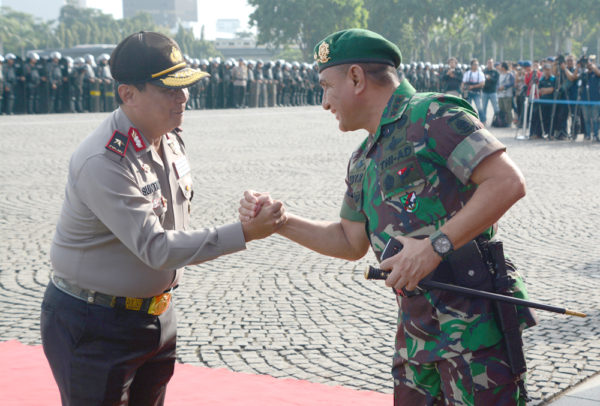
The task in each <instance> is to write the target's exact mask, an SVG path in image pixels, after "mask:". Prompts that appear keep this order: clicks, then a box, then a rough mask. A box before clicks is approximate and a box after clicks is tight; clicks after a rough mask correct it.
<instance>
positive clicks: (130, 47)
mask: <svg viewBox="0 0 600 406" xmlns="http://www.w3.org/2000/svg"><path fill="white" fill-rule="evenodd" d="M110 73H111V74H112V77H113V78H114V79H115V80H116V81H117V82H118V83H126V84H138V83H152V84H154V85H157V86H161V87H166V88H170V89H182V88H184V87H189V86H191V85H193V84H194V83H196V82H198V81H199V80H200V79H202V78H204V77H206V76H208V73H206V72H202V71H201V70H199V69H192V68H190V67H188V65H187V62H186V61H185V59H184V58H183V55H181V50H180V49H179V45H177V43H176V42H175V41H174V40H172V39H171V38H169V37H167V36H165V35H163V34H160V33H158V32H151V31H141V32H138V33H135V34H131V35H130V36H128V37H127V38H125V39H124V40H123V41H121V42H120V43H119V45H117V47H116V48H115V49H114V50H113V52H112V55H111V57H110Z"/></svg>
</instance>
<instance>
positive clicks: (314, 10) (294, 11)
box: [248, 0, 368, 61]
mask: <svg viewBox="0 0 600 406" xmlns="http://www.w3.org/2000/svg"><path fill="white" fill-rule="evenodd" d="M248 4H250V5H251V6H255V7H256V9H255V11H254V12H253V13H252V14H251V15H250V24H251V25H253V26H256V27H257V28H258V41H259V43H263V44H271V45H273V46H276V47H279V46H285V45H288V44H295V45H298V46H299V47H300V50H301V51H302V55H303V57H304V60H307V61H309V60H312V57H313V47H314V45H315V44H316V43H317V42H318V41H319V40H320V39H321V38H323V37H324V36H325V35H327V34H329V33H331V32H334V31H339V30H342V29H345V28H351V27H359V28H363V27H366V26H367V18H368V12H367V10H366V9H365V8H364V4H363V0H319V1H314V0H286V1H280V0H248Z"/></svg>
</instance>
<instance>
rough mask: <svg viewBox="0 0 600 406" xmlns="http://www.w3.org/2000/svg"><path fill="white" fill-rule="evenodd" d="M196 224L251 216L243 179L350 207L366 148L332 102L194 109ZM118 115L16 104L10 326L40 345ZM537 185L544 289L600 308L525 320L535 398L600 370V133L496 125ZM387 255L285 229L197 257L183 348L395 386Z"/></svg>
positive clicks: (3, 279)
mask: <svg viewBox="0 0 600 406" xmlns="http://www.w3.org/2000/svg"><path fill="white" fill-rule="evenodd" d="M186 114H187V115H186V118H185V124H184V128H185V130H186V132H185V140H186V144H187V148H188V151H189V155H190V156H191V163H192V168H193V175H194V179H195V192H196V193H195V198H194V208H193V209H192V215H193V219H194V225H195V226H197V227H200V226H213V225H219V224H222V223H225V222H232V221H235V220H236V218H237V206H238V202H239V199H240V197H241V193H242V191H243V190H245V189H247V188H253V189H256V190H269V191H270V192H271V193H272V195H273V196H274V197H276V198H279V199H283V200H284V202H285V203H286V204H287V207H288V210H289V211H291V212H294V213H297V214H300V215H304V216H308V217H311V218H316V219H331V220H335V219H337V218H339V217H338V211H339V207H340V202H341V198H342V195H343V192H344V189H345V188H344V182H343V179H344V175H345V170H346V164H347V159H348V157H349V154H350V152H351V151H352V150H353V148H354V147H355V146H357V145H358V143H359V142H360V141H361V140H362V138H363V137H364V133H362V132H359V133H351V134H341V133H340V132H339V131H338V129H337V123H336V121H335V119H334V118H333V117H331V116H330V115H329V114H327V113H325V112H323V111H322V110H320V109H319V108H318V107H304V108H288V109H266V110H243V111H239V110H237V111H206V112H197V111H194V112H188V113H186ZM103 117H104V115H102V114H87V115H56V116H27V117H24V116H21V117H18V116H14V117H6V116H5V117H1V118H0V134H1V136H0V138H1V141H2V142H1V144H0V150H1V151H2V160H1V161H0V173H2V182H1V183H0V196H1V198H0V227H1V229H2V236H3V238H2V239H1V240H0V309H1V310H0V311H1V315H0V316H1V317H0V340H9V339H18V340H20V341H21V342H24V343H29V344H39V343H40V337H39V332H38V329H39V322H38V320H39V307H40V302H41V298H42V294H43V290H44V287H45V285H46V284H47V282H48V276H49V271H50V263H49V255H48V252H49V246H50V241H51V238H52V234H53V232H54V227H55V223H56V220H57V217H58V214H59V210H60V205H61V202H62V198H63V188H64V184H65V180H66V170H67V163H68V159H69V156H70V155H71V153H72V151H73V149H74V148H75V146H76V145H77V144H78V142H79V141H80V140H81V139H82V138H83V137H84V136H85V135H86V134H88V133H89V132H90V131H91V130H93V129H94V128H95V127H96V126H97V125H98V123H99V122H100V121H101V120H102V118H103ZM494 132H495V133H496V135H497V136H498V137H499V138H500V139H501V140H502V141H503V142H505V143H506V145H507V146H508V147H509V153H510V155H511V157H512V158H513V159H514V160H515V161H516V162H517V164H518V165H519V166H520V167H521V168H522V170H523V172H524V174H525V176H526V179H527V182H528V195H527V197H526V198H524V199H523V200H522V201H521V202H519V203H518V204H517V205H516V206H515V207H514V208H513V209H512V210H511V211H510V212H509V213H508V214H507V215H506V216H505V218H504V219H503V220H502V222H501V234H500V235H501V237H502V238H503V239H504V241H505V243H506V251H507V252H508V253H509V254H510V255H511V256H512V257H513V259H515V260H516V262H517V264H519V265H520V268H521V270H522V271H523V272H524V274H525V276H526V278H527V281H528V286H529V289H530V294H531V297H532V298H534V299H535V300H536V301H539V302H547V303H552V304H555V305H560V306H565V307H568V308H572V309H574V310H579V311H583V312H586V313H588V315H589V317H588V318H586V319H579V318H574V317H567V316H562V315H555V314H550V313H544V312H540V313H538V314H539V319H540V324H539V326H537V327H535V328H532V329H530V330H528V331H527V332H526V334H525V340H526V349H527V358H528V363H529V367H530V374H529V389H530V393H531V395H532V396H533V398H534V401H533V402H532V404H541V403H543V402H544V401H545V400H547V399H550V398H552V397H553V396H555V395H556V394H558V393H559V392H561V391H563V390H564V389H565V388H567V387H569V386H571V385H573V384H575V383H577V382H579V381H581V380H583V379H585V378H586V377H589V376H591V375H593V374H595V373H597V372H600V323H599V322H598V319H599V317H600V310H599V309H600V295H598V294H597V293H598V291H599V289H600V249H599V248H598V237H600V235H599V232H598V230H599V229H600V198H599V196H598V191H599V185H600V145H599V144H590V143H588V142H582V141H581V140H580V141H578V142H574V143H573V142H546V141H516V140H514V131H513V130H511V131H508V130H501V131H498V130H495V131H494ZM372 263H374V257H373V256H372V254H369V255H368V256H367V257H366V258H364V259H363V260H361V261H358V262H347V261H342V260H338V259H332V258H328V257H323V256H319V255H317V254H315V253H312V252H310V251H308V250H307V249H304V248H302V247H299V246H296V245H294V244H292V243H290V242H288V241H287V240H285V239H283V238H282V237H279V236H274V237H271V238H269V239H266V240H263V241H258V242H252V243H250V244H249V247H248V250H246V251H244V252H242V253H237V254H234V255H230V256H227V257H223V258H220V259H217V260H215V261H211V262H209V263H205V264H202V265H198V266H193V267H189V268H188V270H187V271H186V275H185V280H184V283H183V284H182V286H181V287H180V289H179V290H178V291H177V292H176V301H177V307H178V309H179V310H178V315H179V317H178V322H179V344H178V351H179V353H178V354H179V358H180V360H181V361H182V362H186V363H191V364H196V365H204V366H208V367H212V368H221V367H224V368H228V369H231V370H234V371H239V372H248V373H257V374H269V375H272V376H275V377H293V378H299V379H306V380H310V381H313V382H321V383H326V384H332V385H344V386H349V387H352V388H357V389H368V390H376V391H381V392H388V393H390V392H391V389H392V388H391V379H390V375H389V370H390V364H391V362H390V361H391V355H392V347H393V345H392V342H393V341H392V340H393V334H394V330H395V327H394V323H395V315H396V305H395V302H394V298H393V296H392V294H391V292H390V290H389V289H387V288H385V287H384V285H383V283H382V282H378V281H365V280H364V279H363V277H362V272H363V270H364V268H365V267H366V265H367V264H372Z"/></svg>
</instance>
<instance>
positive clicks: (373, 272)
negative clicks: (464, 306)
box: [365, 266, 587, 317]
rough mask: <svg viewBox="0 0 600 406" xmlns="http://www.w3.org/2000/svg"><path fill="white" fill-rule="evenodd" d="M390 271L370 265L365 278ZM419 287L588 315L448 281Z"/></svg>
mask: <svg viewBox="0 0 600 406" xmlns="http://www.w3.org/2000/svg"><path fill="white" fill-rule="evenodd" d="M390 273H391V272H390V271H385V270H383V269H379V268H375V267H373V266H369V268H368V269H367V270H366V271H365V279H379V280H385V279H387V277H388V276H389V275H390ZM419 287H421V288H423V289H441V290H447V291H451V292H456V293H460V294H463V295H466V296H472V297H479V298H483V299H489V300H499V301H502V302H507V303H512V304H515V305H519V306H525V307H533V308H534V309H539V310H546V311H548V312H553V313H560V314H566V315H568V316H577V317H587V315H586V314H585V313H581V312H576V311H574V310H568V309H564V308H562V307H556V306H550V305H545V304H542V303H536V302H531V301H529V300H524V299H519V298H516V297H512V296H505V295H500V294H498V293H492V292H486V291H481V290H476V289H470V288H465V287H462V286H456V285H451V284H448V283H442V282H436V281H428V280H424V281H421V282H419Z"/></svg>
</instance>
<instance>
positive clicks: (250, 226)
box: [239, 191, 287, 242]
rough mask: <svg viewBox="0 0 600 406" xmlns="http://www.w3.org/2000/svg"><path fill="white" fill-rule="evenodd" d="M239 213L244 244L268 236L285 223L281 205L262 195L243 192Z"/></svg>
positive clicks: (285, 219) (283, 210) (283, 209)
mask: <svg viewBox="0 0 600 406" xmlns="http://www.w3.org/2000/svg"><path fill="white" fill-rule="evenodd" d="M239 212H240V221H241V222H242V230H243V231H244V238H245V239H246V242H249V241H252V240H256V239H261V238H265V237H268V236H270V235H271V234H273V233H274V232H276V231H277V230H278V229H279V228H280V227H281V226H283V225H284V224H285V222H286V221H287V215H286V213H285V208H284V206H283V203H282V202H280V201H273V199H271V197H270V196H269V195H268V194H263V193H257V192H252V191H247V192H244V199H242V200H241V201H240V208H239Z"/></svg>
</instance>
